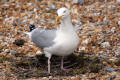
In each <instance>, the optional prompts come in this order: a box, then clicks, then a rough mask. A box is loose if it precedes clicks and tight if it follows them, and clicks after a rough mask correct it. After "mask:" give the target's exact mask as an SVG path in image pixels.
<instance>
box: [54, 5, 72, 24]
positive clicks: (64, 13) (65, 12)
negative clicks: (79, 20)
mask: <svg viewBox="0 0 120 80" xmlns="http://www.w3.org/2000/svg"><path fill="white" fill-rule="evenodd" d="M57 14H58V17H57V18H56V21H57V22H58V21H60V20H63V19H65V18H67V16H69V15H70V13H69V10H68V9H67V8H65V7H63V8H60V9H58V10H57Z"/></svg>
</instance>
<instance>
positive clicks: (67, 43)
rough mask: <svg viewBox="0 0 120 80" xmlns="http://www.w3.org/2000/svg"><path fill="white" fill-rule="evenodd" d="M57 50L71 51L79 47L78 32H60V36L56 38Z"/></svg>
mask: <svg viewBox="0 0 120 80" xmlns="http://www.w3.org/2000/svg"><path fill="white" fill-rule="evenodd" d="M55 42H56V45H55V46H56V50H58V51H60V52H61V53H62V51H63V53H71V52H73V51H74V49H75V48H77V46H78V43H79V40H78V37H77V35H76V34H71V33H69V34H68V33H67V34H63V33H60V34H58V37H57V38H56V39H55Z"/></svg>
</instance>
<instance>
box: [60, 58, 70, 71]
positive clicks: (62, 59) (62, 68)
mask: <svg viewBox="0 0 120 80" xmlns="http://www.w3.org/2000/svg"><path fill="white" fill-rule="evenodd" d="M63 61H64V57H62V58H61V70H63V71H64V72H66V73H68V72H69V71H70V70H69V69H65V68H64V67H63V64H64V62H63Z"/></svg>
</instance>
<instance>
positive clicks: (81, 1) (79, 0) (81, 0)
mask: <svg viewBox="0 0 120 80" xmlns="http://www.w3.org/2000/svg"><path fill="white" fill-rule="evenodd" d="M73 2H74V3H79V2H80V3H81V4H84V0H73Z"/></svg>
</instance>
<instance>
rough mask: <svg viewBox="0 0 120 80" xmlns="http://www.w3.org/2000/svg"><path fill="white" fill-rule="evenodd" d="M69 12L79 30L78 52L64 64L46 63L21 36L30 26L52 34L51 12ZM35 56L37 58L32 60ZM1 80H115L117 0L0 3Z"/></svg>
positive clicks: (118, 75) (118, 63)
mask: <svg viewBox="0 0 120 80" xmlns="http://www.w3.org/2000/svg"><path fill="white" fill-rule="evenodd" d="M63 6H65V7H67V8H69V10H70V12H71V18H72V23H73V25H74V26H75V27H80V30H78V32H77V33H78V35H79V37H80V45H79V47H78V49H77V50H76V51H75V52H74V53H73V54H72V55H70V56H68V57H66V59H65V66H66V67H68V68H71V71H70V72H69V73H64V72H62V71H61V70H60V68H59V66H60V59H59V57H57V56H53V58H52V60H51V61H52V73H51V74H47V61H46V60H47V59H46V58H45V57H44V54H42V53H41V52H42V49H39V48H38V47H37V46H36V45H35V44H33V43H32V42H31V41H30V40H29V38H28V36H27V35H25V34H24V32H27V31H30V30H29V26H30V25H35V26H36V27H40V28H43V29H55V28H56V26H57V25H56V24H55V19H56V16H57V14H56V10H57V9H59V8H61V7H63ZM37 54H40V55H37ZM0 79H1V80H48V79H51V80H120V1H119V0H55V1H54V0H0Z"/></svg>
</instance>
